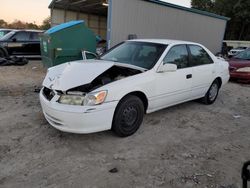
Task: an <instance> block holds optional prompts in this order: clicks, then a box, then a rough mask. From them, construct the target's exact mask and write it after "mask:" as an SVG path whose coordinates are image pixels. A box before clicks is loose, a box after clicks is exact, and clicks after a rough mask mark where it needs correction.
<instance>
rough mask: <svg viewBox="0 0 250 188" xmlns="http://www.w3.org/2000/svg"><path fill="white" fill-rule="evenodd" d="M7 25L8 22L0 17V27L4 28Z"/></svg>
mask: <svg viewBox="0 0 250 188" xmlns="http://www.w3.org/2000/svg"><path fill="white" fill-rule="evenodd" d="M7 26H8V23H7V22H6V21H4V20H2V19H0V28H6V27H7Z"/></svg>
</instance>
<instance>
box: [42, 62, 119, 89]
mask: <svg viewBox="0 0 250 188" xmlns="http://www.w3.org/2000/svg"><path fill="white" fill-rule="evenodd" d="M114 64H115V63H114V62H109V61H101V62H100V61H98V60H92V61H84V60H82V61H74V62H69V63H64V64H61V65H57V66H55V67H52V68H50V69H48V72H47V75H46V77H45V79H44V81H43V86H45V87H47V88H50V89H54V90H60V91H67V90H69V89H72V88H74V87H78V86H81V85H85V84H88V83H91V82H92V81H93V80H94V79H95V78H96V77H98V76H99V75H100V74H102V73H103V72H105V71H106V70H108V69H109V68H111V67H112V66H114Z"/></svg>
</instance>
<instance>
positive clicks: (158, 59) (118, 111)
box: [40, 40, 229, 137]
mask: <svg viewBox="0 0 250 188" xmlns="http://www.w3.org/2000/svg"><path fill="white" fill-rule="evenodd" d="M228 79H229V71H228V63H227V62H226V61H224V60H223V59H219V58H217V57H215V56H214V55H213V54H212V53H211V52H210V51H209V50H208V49H207V48H205V47H204V46H202V45H200V44H196V43H191V42H185V41H171V40H132V41H125V42H123V43H121V44H119V45H118V46H116V47H115V48H113V49H111V50H110V51H109V52H107V53H106V54H104V55H103V56H101V57H100V58H99V59H97V60H82V61H75V62H69V63H65V64H62V65H58V66H55V67H52V68H50V69H49V70H48V73H47V75H46V78H45V80H44V82H43V88H42V90H41V92H40V101H41V105H42V109H43V113H44V116H45V118H46V119H47V121H48V122H49V123H50V124H51V125H52V126H53V127H55V128H56V129H59V130H61V131H65V132H71V133H93V132H99V131H104V130H110V129H112V130H113V131H114V132H115V133H116V134H117V135H119V136H123V137H124V136H130V135H132V134H133V133H135V132H136V131H137V130H138V128H139V127H140V125H141V123H142V121H143V116H144V114H145V113H151V112H154V111H157V110H160V109H163V108H166V107H169V106H172V105H175V104H179V103H183V102H185V101H190V100H194V99H199V98H201V99H202V100H203V102H204V103H205V104H212V103H213V102H214V101H215V100H216V98H217V95H218V92H219V90H220V88H221V86H223V85H224V84H225V83H227V82H228Z"/></svg>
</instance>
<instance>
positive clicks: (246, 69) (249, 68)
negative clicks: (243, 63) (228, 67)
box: [236, 67, 250, 73]
mask: <svg viewBox="0 0 250 188" xmlns="http://www.w3.org/2000/svg"><path fill="white" fill-rule="evenodd" d="M236 72H249V73H250V67H244V68H239V69H237V70H236Z"/></svg>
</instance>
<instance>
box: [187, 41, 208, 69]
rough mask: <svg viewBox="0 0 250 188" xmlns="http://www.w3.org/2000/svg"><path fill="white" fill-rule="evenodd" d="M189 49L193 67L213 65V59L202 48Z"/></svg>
mask: <svg viewBox="0 0 250 188" xmlns="http://www.w3.org/2000/svg"><path fill="white" fill-rule="evenodd" d="M189 49H190V54H191V59H190V60H191V61H190V65H191V66H199V65H206V64H212V63H213V60H212V59H211V57H210V56H209V55H208V53H207V52H206V51H205V50H204V49H203V48H202V47H200V46H197V45H189Z"/></svg>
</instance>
